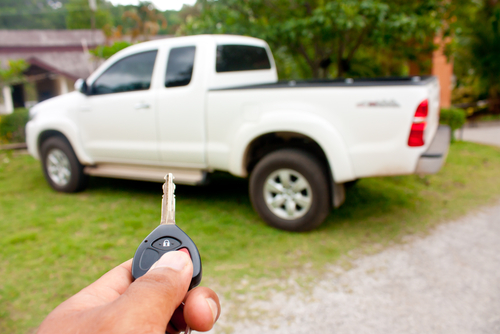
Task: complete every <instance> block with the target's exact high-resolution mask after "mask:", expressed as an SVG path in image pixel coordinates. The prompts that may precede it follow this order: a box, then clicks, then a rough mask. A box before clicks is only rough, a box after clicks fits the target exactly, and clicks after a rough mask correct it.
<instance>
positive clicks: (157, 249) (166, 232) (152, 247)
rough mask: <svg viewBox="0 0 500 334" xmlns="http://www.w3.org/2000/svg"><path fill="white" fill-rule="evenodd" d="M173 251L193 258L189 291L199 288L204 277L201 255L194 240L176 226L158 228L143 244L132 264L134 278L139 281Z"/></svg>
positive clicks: (164, 225) (165, 225)
mask: <svg viewBox="0 0 500 334" xmlns="http://www.w3.org/2000/svg"><path fill="white" fill-rule="evenodd" d="M173 251H183V252H185V253H187V254H188V255H189V256H190V257H191V260H192V261H193V278H192V279H191V284H190V285H189V290H191V289H192V288H194V287H196V286H198V285H199V284H200V282H201V276H202V275H201V272H202V270H201V258H200V253H199V252H198V248H197V247H196V245H195V244H194V242H193V240H191V238H190V237H189V236H188V235H187V234H186V233H185V232H184V231H183V230H181V229H180V228H179V227H178V226H177V225H175V224H162V225H160V226H158V227H157V228H156V229H155V230H154V231H153V232H151V233H150V234H149V235H148V236H147V237H146V238H145V239H144V240H143V241H142V242H141V244H140V245H139V247H138V248H137V250H136V252H135V255H134V260H133V262H132V276H133V277H134V279H138V278H139V277H141V276H142V275H144V274H145V273H147V271H148V270H149V268H151V266H152V265H153V264H154V263H155V262H156V261H158V260H159V259H160V257H161V256H162V255H163V254H165V253H167V252H173Z"/></svg>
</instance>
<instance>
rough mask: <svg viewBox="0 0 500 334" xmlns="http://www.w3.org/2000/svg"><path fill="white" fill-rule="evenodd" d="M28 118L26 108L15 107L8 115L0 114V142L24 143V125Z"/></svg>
mask: <svg viewBox="0 0 500 334" xmlns="http://www.w3.org/2000/svg"><path fill="white" fill-rule="evenodd" d="M28 119H29V111H28V109H26V108H17V109H15V110H14V112H13V113H12V114H10V115H2V116H0V143H24V142H25V141H26V134H25V129H24V128H25V126H26V123H27V122H28Z"/></svg>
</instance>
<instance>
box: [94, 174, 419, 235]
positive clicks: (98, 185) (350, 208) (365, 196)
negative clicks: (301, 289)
mask: <svg viewBox="0 0 500 334" xmlns="http://www.w3.org/2000/svg"><path fill="white" fill-rule="evenodd" d="M408 178H409V177H393V178H383V179H382V178H377V179H363V180H360V181H359V182H357V183H356V185H354V186H352V187H349V188H348V189H347V190H346V201H345V203H344V204H343V205H342V206H341V207H340V208H338V209H332V211H331V213H330V215H329V216H328V217H327V219H326V221H325V223H324V224H323V225H322V226H320V228H319V229H320V230H328V229H331V228H332V227H333V226H335V225H336V224H337V223H341V222H349V223H353V224H355V223H356V221H361V220H365V219H367V218H370V217H376V216H384V215H388V214H394V213H397V211H400V210H401V209H402V208H406V209H411V208H414V206H415V203H417V202H418V201H419V195H418V191H409V190H408V188H407V187H406V184H407V183H408V182H410V183H414V180H408ZM412 178H413V177H412ZM412 181H413V182H412ZM87 191H88V192H91V193H92V192H108V193H124V194H127V195H132V196H133V195H134V194H136V195H137V194H141V195H147V196H158V198H159V197H160V196H161V193H162V189H161V183H156V182H145V181H133V180H123V179H112V178H100V177H92V178H91V180H90V184H89V188H88V189H87ZM176 196H177V198H182V200H191V201H194V202H197V201H209V202H210V203H211V204H212V205H215V206H219V207H221V208H222V207H226V206H227V204H233V205H230V207H231V208H232V209H234V208H235V207H240V208H241V205H243V206H244V207H245V208H246V209H249V210H252V207H251V203H250V199H249V195H248V181H247V179H242V178H238V177H234V176H232V175H230V174H227V173H222V172H217V173H214V174H211V175H210V179H209V183H208V184H206V185H203V186H188V185H177V186H176Z"/></svg>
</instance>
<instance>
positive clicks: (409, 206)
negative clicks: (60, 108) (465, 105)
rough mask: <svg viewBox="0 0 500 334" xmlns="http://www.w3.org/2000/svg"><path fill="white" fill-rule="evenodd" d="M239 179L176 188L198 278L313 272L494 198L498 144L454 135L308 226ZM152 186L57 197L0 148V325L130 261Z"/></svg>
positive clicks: (149, 217) (149, 211)
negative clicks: (292, 224) (264, 202)
mask: <svg viewBox="0 0 500 334" xmlns="http://www.w3.org/2000/svg"><path fill="white" fill-rule="evenodd" d="M247 193H248V188H247V182H246V180H241V179H237V178H233V177H230V176H228V175H225V174H217V175H215V176H214V177H213V180H212V182H211V184H210V185H208V186H205V187H189V186H178V187H177V191H176V194H177V215H176V220H177V223H178V225H179V226H180V227H181V228H182V229H183V230H185V231H186V232H187V233H188V234H189V235H190V236H191V237H192V239H193V240H194V241H195V242H196V244H197V245H198V247H199V250H200V253H201V256H202V260H203V272H204V281H202V284H203V283H204V282H205V284H206V283H207V281H208V282H210V283H211V284H212V283H213V284H218V285H220V286H231V285H233V284H237V282H239V281H241V279H242V278H243V277H245V278H246V279H258V278H260V277H272V278H282V277H286V275H287V273H289V272H291V271H293V270H301V269H303V268H305V267H308V268H314V269H315V270H321V268H322V266H324V265H325V264H327V263H333V262H335V261H337V260H339V259H341V258H345V257H346V256H348V254H352V253H357V254H359V253H369V252H372V251H374V250H378V249H381V248H383V247H385V246H387V245H390V244H392V243H397V242H401V240H402V238H403V237H404V236H407V235H410V234H421V233H425V232H427V231H429V229H430V228H431V227H432V226H435V225H436V224H438V223H440V222H443V221H445V220H447V219H451V218H454V217H457V216H459V215H462V214H465V213H466V212H467V211H469V210H471V209H473V208H476V207H479V206H481V205H485V204H488V203H492V201H494V200H496V199H498V198H499V195H500V149H498V148H493V147H488V146H482V145H477V144H471V143H462V142H459V143H455V144H453V145H452V147H451V151H450V155H449V156H448V160H447V163H446V166H445V167H444V168H443V170H442V171H441V172H440V173H438V174H437V175H432V176H427V177H418V176H414V175H412V176H400V177H386V178H373V179H364V180H361V181H360V182H358V183H357V184H356V185H355V186H354V187H352V188H350V189H349V190H348V192H347V200H346V203H345V204H344V205H343V206H342V207H341V208H340V209H338V210H334V211H332V213H331V214H330V216H329V217H328V219H327V221H326V222H325V223H324V224H323V225H322V226H321V227H320V228H319V229H317V230H315V231H312V232H308V233H300V234H299V233H289V232H284V231H279V230H276V229H273V228H270V227H268V226H266V225H265V224H264V223H263V222H262V221H261V220H260V219H259V218H258V216H257V214H256V213H255V212H254V211H253V210H252V207H251V205H250V202H249V199H248V195H247ZM160 202H161V184H158V183H147V182H135V181H126V180H113V179H104V178H92V179H91V183H90V186H89V188H88V189H87V190H86V191H85V192H82V193H79V194H71V195H68V194H60V193H56V192H54V191H52V190H51V188H49V186H48V185H47V183H46V182H45V180H44V179H43V176H42V172H41V169H40V165H39V162H38V161H35V160H34V159H33V158H32V157H30V156H27V155H23V154H19V153H18V152H12V151H10V152H0V228H1V231H2V234H1V236H0V264H1V266H0V276H1V278H2V279H1V281H0V332H1V333H27V332H30V331H32V330H33V329H34V328H36V326H37V325H38V324H39V323H40V321H41V320H42V319H43V318H44V317H45V316H46V315H47V314H48V313H49V312H50V311H51V310H52V309H53V308H54V307H55V306H56V305H58V304H59V303H60V302H62V301H63V300H65V299H66V298H68V297H69V296H70V295H72V294H74V293H75V292H77V291H78V290H80V289H81V288H82V287H84V286H86V285H87V284H89V283H90V282H92V281H94V280H95V279H96V278H98V277H99V276H100V275H102V274H103V273H104V272H106V271H107V270H109V269H110V268H112V267H113V266H115V265H117V264H119V263H121V262H122V261H125V260H127V259H129V258H131V257H132V256H133V254H134V252H135V249H136V247H137V246H138V244H139V242H140V241H141V240H142V239H143V238H144V237H145V236H146V235H147V234H148V233H149V232H150V231H151V230H152V229H153V228H155V227H156V226H157V225H158V224H159V221H160Z"/></svg>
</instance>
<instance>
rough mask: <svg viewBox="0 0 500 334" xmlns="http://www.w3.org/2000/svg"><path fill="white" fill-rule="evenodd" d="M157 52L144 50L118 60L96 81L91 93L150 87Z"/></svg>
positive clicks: (128, 90)
mask: <svg viewBox="0 0 500 334" xmlns="http://www.w3.org/2000/svg"><path fill="white" fill-rule="evenodd" d="M156 54H157V51H156V50H155V51H148V52H142V53H138V54H135V55H133V56H129V57H126V58H123V59H121V60H119V61H117V62H116V63H114V64H113V65H111V67H110V68H108V69H107V70H106V71H105V72H104V73H103V74H101V76H100V77H99V78H98V79H97V80H96V81H95V82H94V84H93V85H92V87H91V89H90V94H91V95H100V94H111V93H121V92H131V91H135V90H146V89H149V86H150V85H151V77H152V75H153V67H154V65H155V59H156Z"/></svg>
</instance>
